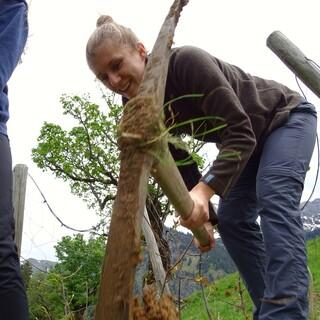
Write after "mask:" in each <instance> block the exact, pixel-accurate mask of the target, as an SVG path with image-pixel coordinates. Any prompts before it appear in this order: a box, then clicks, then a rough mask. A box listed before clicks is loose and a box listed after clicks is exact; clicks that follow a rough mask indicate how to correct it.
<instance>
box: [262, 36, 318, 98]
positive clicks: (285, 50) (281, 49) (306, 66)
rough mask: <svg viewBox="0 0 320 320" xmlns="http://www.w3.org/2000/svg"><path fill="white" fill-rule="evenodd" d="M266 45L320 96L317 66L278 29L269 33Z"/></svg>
mask: <svg viewBox="0 0 320 320" xmlns="http://www.w3.org/2000/svg"><path fill="white" fill-rule="evenodd" d="M267 46H268V47H269V48H270V49H271V50H272V51H273V52H274V53H275V54H276V55H277V56H278V57H279V58H280V59H281V60H282V62H283V63H284V64H285V65H286V66H287V67H288V68H289V69H290V70H291V71H292V72H293V73H294V74H295V75H296V76H298V77H299V78H300V79H301V80H302V81H303V82H304V83H305V85H306V86H307V87H308V88H310V89H311V90H312V91H313V92H314V93H315V94H316V95H317V96H318V97H319V98H320V71H319V67H317V66H316V65H315V64H314V63H312V62H311V60H310V59H308V58H307V57H306V56H305V54H304V53H303V52H302V51H301V50H300V49H299V48H298V47H297V46H296V45H294V44H293V43H292V42H291V41H290V40H289V39H288V38H287V37H286V36H285V35H284V34H282V33H281V32H280V31H274V32H272V33H271V34H270V35H269V37H268V38H267Z"/></svg>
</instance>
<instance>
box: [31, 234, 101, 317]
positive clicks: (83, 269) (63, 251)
mask: <svg viewBox="0 0 320 320" xmlns="http://www.w3.org/2000/svg"><path fill="white" fill-rule="evenodd" d="M55 249H56V256H57V258H58V263H57V264H56V265H55V267H54V268H53V269H51V270H50V271H49V272H48V273H44V272H38V273H36V274H34V275H33V276H32V277H31V279H30V285H29V288H28V290H27V293H28V300H29V309H30V317H31V319H50V320H61V319H72V320H82V319H84V314H85V313H86V312H88V310H90V308H89V307H90V306H94V305H95V303H96V293H97V288H98V285H99V280H100V272H101V264H102V260H103V256H104V251H105V239H104V237H102V236H100V237H96V238H93V237H91V238H90V239H88V240H85V239H84V237H83V235H82V234H77V235H74V236H73V237H70V236H66V237H63V238H62V240H60V241H59V242H58V244H57V245H56V246H55Z"/></svg>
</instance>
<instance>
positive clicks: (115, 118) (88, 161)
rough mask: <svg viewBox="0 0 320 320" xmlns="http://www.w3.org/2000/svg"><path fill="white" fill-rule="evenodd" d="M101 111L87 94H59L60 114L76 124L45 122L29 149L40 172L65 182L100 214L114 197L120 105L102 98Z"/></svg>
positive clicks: (117, 161) (110, 97)
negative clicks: (66, 126)
mask: <svg viewBox="0 0 320 320" xmlns="http://www.w3.org/2000/svg"><path fill="white" fill-rule="evenodd" d="M105 101H106V104H107V107H106V109H105V112H102V111H101V110H100V108H99V106H98V105H97V104H94V103H91V102H90V101H89V97H88V96H85V97H79V96H66V95H64V96H62V97H61V104H62V108H63V113H64V114H65V115H67V116H71V117H72V118H73V119H74V120H75V121H76V125H75V126H74V127H72V128H71V129H70V130H66V129H63V128H62V127H61V126H60V125H58V124H53V123H48V122H45V123H44V125H43V127H42V128H41V132H40V135H39V137H38V145H37V147H35V148H33V149H32V159H33V161H34V162H35V163H36V164H37V165H38V167H39V168H41V169H42V170H43V171H50V172H51V173H53V174H54V175H55V176H56V177H57V178H61V179H63V180H64V181H67V182H68V183H69V185H70V188H71V191H72V193H74V194H75V195H77V196H79V197H80V198H82V199H83V200H85V201H86V202H87V204H88V206H89V207H90V208H94V209H96V210H97V212H98V213H102V212H103V211H104V210H105V209H106V208H110V206H111V203H112V200H114V197H115V192H116V187H117V181H118V172H119V160H118V156H119V151H118V147H117V143H116V131H117V123H118V122H119V117H120V112H121V108H120V106H118V105H116V104H114V103H113V100H112V96H108V97H105Z"/></svg>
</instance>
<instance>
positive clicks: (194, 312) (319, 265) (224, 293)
mask: <svg viewBox="0 0 320 320" xmlns="http://www.w3.org/2000/svg"><path fill="white" fill-rule="evenodd" d="M308 259H309V262H308V264H309V268H310V271H311V273H312V277H313V281H312V285H311V290H310V291H311V297H310V308H311V309H312V311H311V312H310V319H312V320H316V319H320V238H317V239H314V240H310V241H308ZM240 288H241V290H239V276H238V274H231V275H228V276H226V277H224V278H222V279H220V280H219V281H217V282H216V283H215V284H211V285H209V286H208V287H206V288H205V290H204V294H205V297H206V300H207V304H208V306H209V309H210V313H211V318H210V317H209V316H208V314H207V311H206V307H205V302H204V299H203V297H202V292H201V290H200V291H199V292H196V293H194V294H192V295H191V296H190V297H188V298H187V299H186V300H185V303H184V307H183V309H182V315H181V319H182V320H202V319H204V320H206V319H212V320H213V319H214V320H218V319H219V320H234V319H237V320H241V319H251V313H252V303H251V301H250V299H249V297H248V294H247V292H246V290H245V289H244V286H243V284H241V285H240ZM241 292H242V294H240V293H241ZM241 295H242V298H241Z"/></svg>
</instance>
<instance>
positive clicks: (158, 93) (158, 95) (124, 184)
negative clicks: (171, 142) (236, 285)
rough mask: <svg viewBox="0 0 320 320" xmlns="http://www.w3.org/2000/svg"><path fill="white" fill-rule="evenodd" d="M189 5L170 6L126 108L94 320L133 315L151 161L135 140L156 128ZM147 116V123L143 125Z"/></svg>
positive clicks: (179, 2) (183, 1)
mask: <svg viewBox="0 0 320 320" xmlns="http://www.w3.org/2000/svg"><path fill="white" fill-rule="evenodd" d="M187 2H188V1H187V0H175V1H174V2H173V4H172V6H171V8H170V11H169V14H168V15H167V17H166V19H165V21H164V23H163V25H162V27H161V29H160V32H159V35H158V38H157V40H156V42H155V45H154V47H153V50H152V52H151V55H150V58H149V60H148V63H147V66H146V70H145V74H144V78H143V81H142V84H141V86H140V87H139V90H138V96H137V97H136V98H134V99H131V100H130V101H129V102H128V103H127V104H126V107H125V109H124V114H123V117H122V121H121V127H120V129H121V132H120V138H119V146H120V150H121V152H120V176H119V181H118V188H117V196H116V199H115V203H114V208H113V213H112V218H111V224H110V229H109V236H108V242H107V247H106V254H105V260H104V264H103V270H102V274H101V280H100V290H99V297H98V303H97V306H96V310H95V319H96V320H114V319H117V320H128V319H132V316H133V313H132V312H133V310H132V303H133V301H132V291H133V284H134V276H135V268H136V265H137V264H138V262H139V260H140V259H141V257H140V234H141V223H142V218H143V214H144V207H145V201H146V194H147V183H148V179H149V176H150V170H151V168H152V165H153V162H154V158H153V156H152V154H151V153H150V152H147V150H145V149H143V148H137V145H136V144H135V143H134V141H136V142H138V143H139V141H137V140H135V139H136V137H140V136H141V135H140V134H139V132H140V133H141V130H142V137H141V138H142V139H143V138H147V139H146V140H145V141H148V137H146V136H144V133H145V132H144V130H145V131H149V130H151V131H154V130H153V129H155V130H157V129H158V128H157V125H155V124H156V123H157V122H159V119H160V120H161V117H160V118H159V119H158V120H157V121H154V123H150V120H153V119H154V118H155V117H156V116H157V115H158V116H160V113H159V112H157V111H156V110H157V109H156V110H155V108H158V110H159V109H161V108H162V104H163V98H164V90H165V82H166V77H167V69H168V62H169V58H170V53H171V50H170V49H171V45H172V43H173V35H174V30H175V27H176V25H177V23H178V20H179V16H180V13H181V11H182V8H183V6H184V5H186V4H187ZM145 113H147V114H145ZM148 115H149V116H150V115H151V118H148V120H149V121H145V120H146V116H148ZM130 120H131V121H130ZM139 120H140V121H142V122H139ZM161 121H162V120H161ZM146 122H147V123H146ZM146 126H147V127H146ZM132 129H133V131H134V130H138V131H139V132H138V134H137V133H136V132H133V133H132V134H131V132H132Z"/></svg>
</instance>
